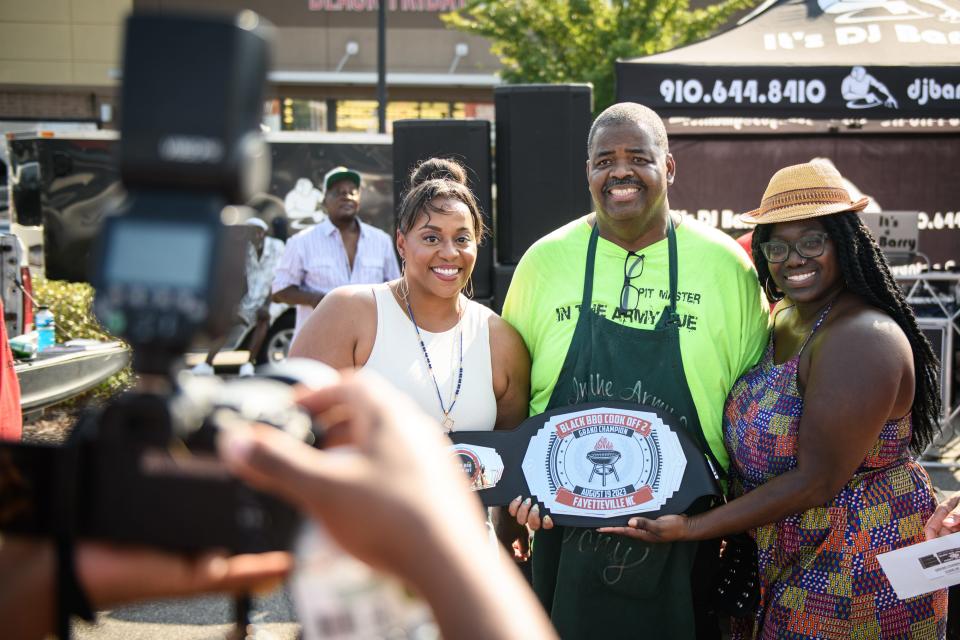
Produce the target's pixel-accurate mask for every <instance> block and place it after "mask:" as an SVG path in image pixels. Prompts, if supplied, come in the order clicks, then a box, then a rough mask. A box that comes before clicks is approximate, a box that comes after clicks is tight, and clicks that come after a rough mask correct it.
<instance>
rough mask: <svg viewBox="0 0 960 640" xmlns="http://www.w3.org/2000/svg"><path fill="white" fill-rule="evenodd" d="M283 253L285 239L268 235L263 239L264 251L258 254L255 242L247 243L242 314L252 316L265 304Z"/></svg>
mask: <svg viewBox="0 0 960 640" xmlns="http://www.w3.org/2000/svg"><path fill="white" fill-rule="evenodd" d="M281 255H283V241H282V240H277V239H276V238H271V237H270V236H267V237H265V238H264V239H263V251H262V252H261V253H260V255H259V256H257V250H256V249H254V248H253V243H252V242H248V243H247V293H246V294H245V295H244V296H243V299H242V300H241V301H240V308H239V311H240V314H241V315H244V317H248V318H251V317H252V316H253V313H254V312H256V310H257V309H259V308H260V307H262V306H263V303H264V302H266V301H267V297H268V296H269V295H270V286H271V284H272V283H273V272H274V271H275V270H276V268H277V263H279V262H280V256H281Z"/></svg>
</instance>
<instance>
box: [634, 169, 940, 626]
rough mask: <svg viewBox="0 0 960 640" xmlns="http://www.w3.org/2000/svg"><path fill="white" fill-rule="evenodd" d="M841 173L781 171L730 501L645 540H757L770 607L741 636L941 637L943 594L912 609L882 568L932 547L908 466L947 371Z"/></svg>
mask: <svg viewBox="0 0 960 640" xmlns="http://www.w3.org/2000/svg"><path fill="white" fill-rule="evenodd" d="M866 205H867V199H866V198H861V199H860V200H857V201H853V200H852V199H851V198H850V196H849V194H848V192H847V191H846V189H845V188H844V187H843V182H842V178H841V176H840V174H839V172H837V170H836V169H835V168H834V167H833V166H832V165H829V164H827V163H821V162H816V161H815V162H810V163H807V164H801V165H796V166H792V167H787V168H785V169H782V170H780V171H778V172H777V173H776V174H775V175H774V176H773V178H772V179H771V180H770V184H769V185H768V187H767V190H766V192H765V193H764V196H763V201H762V203H761V205H760V208H758V209H755V210H753V211H750V212H749V213H747V214H744V215H743V219H744V220H745V221H748V222H752V223H755V224H757V225H758V226H757V229H756V232H755V234H754V238H753V244H752V250H753V256H754V261H755V263H756V265H757V271H758V274H759V277H760V282H761V284H762V285H763V286H764V288H765V290H766V291H767V293H768V295H769V296H770V297H771V298H773V299H775V300H778V301H779V302H778V303H777V306H776V308H775V311H774V326H773V331H772V334H771V336H770V342H769V344H768V346H767V350H766V352H765V354H764V356H763V358H762V359H761V361H760V363H759V364H758V365H757V367H755V368H754V369H752V370H750V371H748V372H747V373H746V374H744V376H743V377H742V378H741V379H740V380H739V381H738V382H737V384H736V385H734V388H733V390H732V391H731V392H730V396H729V397H728V399H727V405H726V409H725V411H724V440H725V444H726V446H727V449H728V450H729V451H730V457H731V490H732V493H733V495H735V496H739V497H738V498H737V499H735V500H732V501H730V502H729V503H728V504H726V505H723V506H721V507H718V508H716V509H714V510H712V511H709V512H707V513H704V514H701V515H698V516H692V517H686V516H682V515H681V516H665V517H661V518H658V519H657V520H647V519H644V518H635V519H633V520H631V521H630V523H629V526H628V527H623V528H618V529H617V531H619V532H621V533H624V534H625V535H629V536H632V537H636V538H641V539H643V540H647V541H651V542H654V541H666V540H677V539H680V540H683V539H693V540H699V539H709V538H714V537H718V536H724V535H728V534H733V533H736V532H740V531H745V530H749V531H750V534H751V536H752V537H753V538H754V539H755V540H756V543H757V546H758V551H759V553H758V558H759V570H760V582H761V600H760V605H759V607H758V610H757V612H756V615H755V616H754V617H752V618H747V619H744V620H740V621H738V624H737V625H736V626H739V627H740V629H739V630H738V633H739V635H738V636H737V637H748V638H749V637H759V638H845V639H847V638H904V639H906V638H943V637H944V636H945V617H946V607H947V598H946V591H943V590H939V591H934V592H931V593H927V594H925V595H921V596H919V597H915V598H909V599H905V600H901V599H899V598H898V597H897V595H896V593H895V592H894V591H893V589H892V587H891V585H890V583H889V581H888V580H887V578H886V576H885V574H884V573H883V571H882V569H881V568H880V565H879V563H878V561H877V559H876V556H877V555H878V554H879V553H883V552H886V551H890V550H892V549H897V548H900V547H905V546H908V545H911V544H914V543H917V542H921V541H923V540H924V531H923V526H924V522H925V521H926V519H927V518H928V517H929V516H930V514H931V513H932V512H933V509H934V507H935V505H936V502H935V500H934V494H933V490H932V487H931V486H930V481H929V478H928V477H927V474H926V473H925V472H924V470H923V469H922V468H921V467H920V465H919V464H917V463H916V462H915V461H914V460H913V458H912V456H911V450H912V451H913V452H914V453H918V452H919V451H921V450H922V449H923V448H924V447H925V446H926V445H927V444H928V443H929V442H930V440H931V438H932V437H933V436H934V434H935V433H936V429H937V425H938V419H939V415H940V396H939V390H938V380H939V365H938V363H937V359H936V356H934V354H933V351H932V349H931V348H930V344H929V343H928V342H927V340H926V339H925V338H924V336H923V334H922V333H921V332H920V330H919V328H918V327H917V322H916V318H915V317H914V315H913V312H912V310H911V308H910V306H909V305H908V304H907V303H906V301H905V300H904V297H903V294H902V292H901V291H900V289H899V288H898V286H897V284H896V282H895V281H894V279H893V277H892V276H891V275H890V270H889V268H888V266H887V264H886V261H885V260H884V258H883V254H882V253H881V252H880V249H879V248H878V247H877V244H876V242H875V241H874V240H873V238H872V237H871V236H870V233H869V232H868V231H867V230H866V228H865V227H864V225H863V223H862V222H861V220H860V218H859V216H858V215H857V212H858V211H860V210H862V209H863V208H864V207H865V206H866Z"/></svg>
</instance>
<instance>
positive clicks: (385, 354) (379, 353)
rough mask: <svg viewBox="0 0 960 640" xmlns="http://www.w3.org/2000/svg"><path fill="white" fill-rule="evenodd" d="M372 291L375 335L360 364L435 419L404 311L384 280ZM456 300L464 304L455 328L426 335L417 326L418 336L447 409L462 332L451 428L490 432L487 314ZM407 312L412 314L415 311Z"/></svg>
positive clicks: (438, 413) (436, 404) (436, 407)
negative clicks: (458, 323)
mask: <svg viewBox="0 0 960 640" xmlns="http://www.w3.org/2000/svg"><path fill="white" fill-rule="evenodd" d="M373 295H374V297H375V298H376V300H377V337H376V340H375V341H374V343H373V350H372V351H371V352H370V357H369V358H368V359H367V363H366V364H365V365H364V366H363V368H364V369H370V370H372V371H376V372H377V373H379V374H380V375H381V376H383V377H384V378H386V379H387V380H389V381H390V382H392V383H393V384H394V385H395V386H396V387H397V388H399V389H400V390H401V391H403V392H404V393H406V394H407V395H409V396H410V397H412V398H413V399H414V400H415V401H416V402H417V404H419V405H420V408H422V409H423V410H424V411H425V412H426V413H427V414H428V415H430V416H433V417H434V418H436V420H437V422H441V421H442V420H443V411H442V410H441V409H440V401H439V400H438V399H437V388H436V387H434V384H433V380H432V379H431V377H430V370H429V369H428V368H427V362H426V360H425V359H424V357H423V350H422V349H421V348H420V341H419V340H417V332H416V329H415V328H414V326H413V323H412V322H411V321H410V317H409V316H408V315H407V313H406V309H402V308H401V307H400V305H399V304H397V301H396V299H395V298H394V297H393V294H392V293H391V292H390V288H389V286H388V285H386V284H384V285H377V286H374V287H373ZM461 301H464V302H466V307H465V309H464V312H463V317H462V318H461V319H460V331H459V332H458V331H457V327H453V328H451V329H450V330H448V331H444V332H443V333H431V332H429V331H425V330H424V329H423V328H421V329H420V336H421V337H422V338H423V344H424V345H426V347H427V353H429V354H430V364H431V365H433V375H434V376H435V377H436V381H437V387H439V388H440V396H441V397H442V398H443V405H444V406H445V407H447V408H448V409H449V408H450V400H451V399H452V398H453V394H454V391H455V390H456V388H457V376H458V373H459V364H460V358H459V348H460V340H459V336H460V335H461V334H462V335H463V381H462V382H461V383H460V395H459V397H458V398H457V402H456V404H455V405H454V407H453V411H452V412H450V417H451V418H453V421H454V422H453V430H454V431H490V430H492V429H493V425H494V423H495V422H496V419H497V398H496V396H495V395H494V393H493V372H492V369H491V364H490V326H489V324H488V322H489V319H490V316H491V315H492V314H493V312H492V311H490V310H489V309H488V308H486V307H484V306H483V305H481V304H478V303H476V302H474V301H472V300H469V299H467V298H461ZM413 312H414V315H416V312H417V311H416V309H414V311H413Z"/></svg>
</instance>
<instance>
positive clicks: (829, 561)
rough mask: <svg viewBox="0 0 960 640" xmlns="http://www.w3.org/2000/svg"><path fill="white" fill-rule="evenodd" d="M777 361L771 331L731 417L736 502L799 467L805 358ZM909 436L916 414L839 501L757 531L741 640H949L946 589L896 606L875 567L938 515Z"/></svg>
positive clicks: (733, 395)
mask: <svg viewBox="0 0 960 640" xmlns="http://www.w3.org/2000/svg"><path fill="white" fill-rule="evenodd" d="M828 312H829V308H828V309H826V310H825V311H824V313H823V314H822V315H821V317H820V318H819V319H818V320H817V322H816V324H815V325H814V327H813V330H812V331H811V332H810V336H808V337H807V339H806V340H805V341H804V344H803V346H802V347H801V349H800V353H802V352H803V348H804V347H806V345H807V343H808V342H809V341H810V337H812V336H813V333H814V332H816V330H817V329H818V328H819V327H820V325H821V324H822V322H823V320H824V318H825V317H826V314H827V313H828ZM773 354H774V349H773V335H772V334H771V336H770V341H769V343H768V344H767V350H766V352H765V353H764V356H763V358H762V359H761V361H760V363H759V364H758V365H757V366H756V367H755V368H753V369H751V370H750V371H748V372H747V373H746V374H744V375H743V377H742V378H740V380H738V381H737V383H736V384H735V385H734V387H733V390H732V391H731V392H730V396H729V398H728V399H727V405H726V408H725V410H724V419H723V435H724V442H725V444H726V447H727V450H728V451H729V452H730V458H731V474H730V475H731V491H732V493H733V495H735V496H736V495H741V494H743V493H747V492H749V491H751V490H753V489H755V488H756V487H758V486H760V485H761V484H763V483H764V482H767V481H768V480H771V479H772V478H774V477H776V476H778V475H780V474H782V473H784V472H786V471H789V470H790V469H793V468H794V467H795V466H796V464H797V437H798V427H799V424H800V416H801V415H802V414H803V397H802V395H801V393H800V391H799V388H798V384H797V365H798V363H799V361H800V354H799V353H798V354H797V355H796V356H794V357H793V358H791V359H790V360H788V361H787V362H784V363H783V364H779V365H778V364H775V363H774V359H773ZM911 433H912V421H911V418H910V414H907V415H906V416H904V417H903V418H901V419H899V420H891V421H889V422H887V423H886V424H884V425H883V429H882V430H881V432H880V437H879V439H878V440H877V442H876V444H875V445H874V446H873V448H872V449H871V450H870V452H869V453H868V454H867V457H866V458H865V459H864V461H863V463H862V464H861V465H860V467H859V468H858V469H857V471H856V473H855V474H854V476H853V478H852V479H851V480H850V481H849V482H848V483H847V484H846V486H845V487H844V488H843V489H842V490H841V491H840V493H839V494H838V495H837V496H836V497H835V498H834V499H833V500H831V501H830V502H829V503H827V504H825V505H823V506H821V507H815V508H813V509H808V510H807V511H804V512H803V513H799V514H795V515H792V516H790V517H787V518H784V519H783V520H780V521H779V522H776V523H774V524H770V525H766V526H763V527H759V528H758V529H756V530H753V531H751V532H750V533H751V535H752V536H753V537H754V539H755V540H756V542H757V548H758V550H759V564H760V582H761V602H760V606H759V610H758V611H757V614H756V617H755V619H752V620H750V619H745V620H739V621H735V626H739V627H741V628H739V629H735V633H734V636H733V637H734V638H761V639H762V640H771V639H778V640H781V639H782V640H787V639H789V640H793V639H799V638H817V639H834V638H843V639H844V640H847V639H852V638H858V639H859V638H862V639H871V640H873V639H879V638H882V639H884V640H892V639H898V640H899V639H903V640H908V639H911V640H926V639H928V638H930V639H942V638H944V637H945V631H946V620H945V617H946V610H947V595H946V591H945V590H943V591H936V592H933V593H930V594H926V595H923V596H920V597H917V598H911V599H909V600H900V599H898V598H897V595H896V593H894V591H893V588H892V587H891V586H890V583H889V582H888V581H887V578H886V576H885V575H884V574H883V571H882V570H881V568H880V565H879V563H878V562H877V558H876V556H877V555H878V554H880V553H884V552H886V551H890V550H891V549H896V548H900V547H905V546H908V545H911V544H914V543H916V542H922V541H923V540H924V534H923V525H924V523H925V522H926V520H927V518H928V517H929V516H930V514H931V513H933V509H934V507H935V506H936V502H935V499H934V496H933V493H932V491H931V489H930V485H929V482H928V478H927V475H926V472H925V471H924V470H923V469H922V468H921V467H920V465H919V464H917V463H916V462H914V461H913V459H912V458H911V456H910V452H909V445H910V437H911Z"/></svg>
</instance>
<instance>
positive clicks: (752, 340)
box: [503, 218, 769, 467]
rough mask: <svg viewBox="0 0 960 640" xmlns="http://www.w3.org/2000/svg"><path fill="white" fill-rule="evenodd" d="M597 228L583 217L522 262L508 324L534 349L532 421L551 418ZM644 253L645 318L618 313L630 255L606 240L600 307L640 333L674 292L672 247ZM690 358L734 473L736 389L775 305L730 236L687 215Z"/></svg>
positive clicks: (683, 330)
mask: <svg viewBox="0 0 960 640" xmlns="http://www.w3.org/2000/svg"><path fill="white" fill-rule="evenodd" d="M590 231H591V227H590V226H589V225H588V224H587V223H586V222H585V220H584V219H583V218H581V219H578V220H574V221H573V222H571V223H569V224H566V225H564V226H563V227H560V228H559V229H557V230H556V231H554V232H553V233H550V234H549V235H547V236H545V237H543V238H541V239H540V240H539V241H537V242H536V243H535V244H534V245H533V246H532V247H530V249H529V250H528V251H527V252H526V253H525V254H524V256H523V258H522V259H521V260H520V264H518V265H517V269H516V271H515V272H514V274H513V280H512V282H511V283H510V290H509V291H508V292H507V297H506V300H505V301H504V305H503V318H504V319H505V320H506V321H507V322H509V323H510V324H511V325H513V326H514V327H516V329H517V331H519V332H520V335H521V336H522V337H523V340H524V342H525V343H526V345H527V348H528V349H529V350H530V357H531V359H532V369H531V372H530V415H536V414H539V413H543V411H544V409H545V408H546V406H547V403H548V402H549V400H550V395H551V394H552V393H553V388H554V385H556V383H557V378H558V377H559V376H560V369H561V368H562V366H563V361H564V359H565V358H566V355H567V350H568V349H569V347H570V341H571V340H572V338H573V331H574V328H575V327H576V324H577V318H578V317H579V307H580V302H581V299H582V297H583V277H584V268H585V263H586V259H587V243H588V241H589V239H590ZM640 253H642V254H643V255H644V261H643V272H642V273H641V275H640V276H639V277H637V278H634V279H633V280H632V281H631V282H632V284H633V285H634V286H635V287H637V288H638V289H639V290H640V292H641V295H640V304H639V306H638V308H637V309H636V310H635V311H632V312H630V313H629V314H627V315H621V314H620V313H619V311H618V306H619V303H620V290H621V287H622V285H623V268H624V261H625V259H626V257H627V252H626V250H624V249H623V248H621V247H619V246H617V245H615V244H613V243H612V242H609V241H607V240H604V239H603V238H600V239H599V242H598V244H597V257H596V267H595V270H596V272H595V274H594V286H593V307H594V309H595V310H596V311H597V312H598V313H599V314H600V315H602V316H604V317H606V318H608V319H610V320H614V321H617V322H620V323H621V324H625V325H628V326H631V327H635V328H637V329H647V330H650V329H653V327H654V326H655V325H656V322H657V320H658V319H659V317H660V314H661V313H662V312H663V309H664V307H665V306H666V304H667V298H668V297H669V292H670V283H669V275H668V274H669V272H668V263H669V261H668V257H667V240H666V239H664V240H661V241H659V242H656V243H654V244H652V245H650V246H649V247H646V248H644V249H643V250H642V251H641V252H640ZM677 255H678V263H679V265H678V266H679V269H678V278H677V280H678V282H677V289H678V293H677V295H678V298H679V299H678V300H677V313H678V314H679V316H680V320H681V323H682V326H681V327H680V352H681V357H682V359H683V368H684V372H685V373H686V377H687V383H688V385H689V386H690V392H691V395H692V396H693V401H694V404H695V405H696V407H697V413H698V415H699V417H700V424H701V425H702V427H703V432H704V435H705V436H706V439H707V442H708V443H709V444H710V448H711V449H713V452H714V454H715V455H716V456H717V459H718V460H719V461H720V463H721V464H723V465H724V466H725V467H726V466H727V464H728V462H729V458H728V456H727V453H726V451H725V450H724V447H723V436H722V433H721V417H722V414H723V405H724V401H725V400H726V397H727V394H728V393H729V391H730V388H731V387H732V386H733V383H734V382H735V381H736V380H737V378H739V377H740V375H742V374H743V373H744V371H746V370H747V369H748V368H750V367H751V366H753V365H754V364H755V363H756V362H757V360H759V358H760V356H761V354H762V353H763V349H764V347H765V346H766V342H767V325H768V320H769V307H768V306H767V304H766V301H765V299H764V297H763V294H762V293H761V291H760V285H759V283H758V281H757V275H756V272H755V271H754V269H753V266H752V265H751V264H750V261H749V259H748V258H747V255H746V253H744V251H743V250H742V249H741V248H740V247H738V246H737V244H736V242H735V241H734V240H733V239H732V238H730V237H728V236H727V235H726V234H724V233H722V232H721V231H718V230H716V229H713V228H710V227H707V226H705V225H703V224H701V223H698V222H697V221H695V220H693V219H691V218H685V219H684V220H683V223H682V224H681V225H680V226H679V227H678V228H677Z"/></svg>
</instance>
